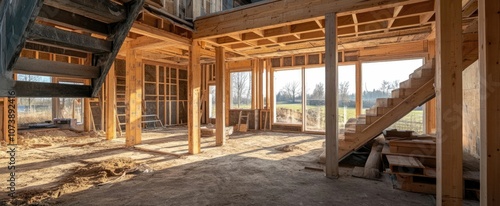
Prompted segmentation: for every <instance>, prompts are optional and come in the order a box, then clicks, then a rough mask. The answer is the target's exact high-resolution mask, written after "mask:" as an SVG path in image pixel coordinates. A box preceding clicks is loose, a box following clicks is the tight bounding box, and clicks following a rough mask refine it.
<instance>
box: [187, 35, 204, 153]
mask: <svg viewBox="0 0 500 206" xmlns="http://www.w3.org/2000/svg"><path fill="white" fill-rule="evenodd" d="M200 49H201V47H200V42H199V41H196V40H194V41H193V44H192V46H191V51H190V52H191V55H190V57H189V70H188V102H189V106H188V144H189V153H190V154H198V153H200V137H201V136H200V132H201V131H200V92H201V65H200Z"/></svg>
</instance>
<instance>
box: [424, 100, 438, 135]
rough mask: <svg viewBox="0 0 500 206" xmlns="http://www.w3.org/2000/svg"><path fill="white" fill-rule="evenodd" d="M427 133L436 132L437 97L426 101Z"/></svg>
mask: <svg viewBox="0 0 500 206" xmlns="http://www.w3.org/2000/svg"><path fill="white" fill-rule="evenodd" d="M425 133H427V134H433V133H436V98H433V99H431V100H430V101H428V102H427V103H425Z"/></svg>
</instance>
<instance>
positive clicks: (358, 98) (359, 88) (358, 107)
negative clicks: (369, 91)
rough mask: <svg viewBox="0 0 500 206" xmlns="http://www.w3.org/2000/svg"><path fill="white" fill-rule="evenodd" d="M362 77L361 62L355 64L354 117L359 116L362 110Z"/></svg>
mask: <svg viewBox="0 0 500 206" xmlns="http://www.w3.org/2000/svg"><path fill="white" fill-rule="evenodd" d="M362 96H363V77H362V69H361V62H360V61H357V62H356V117H359V115H361V110H362V109H363V97H362Z"/></svg>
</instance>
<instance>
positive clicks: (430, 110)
mask: <svg viewBox="0 0 500 206" xmlns="http://www.w3.org/2000/svg"><path fill="white" fill-rule="evenodd" d="M427 49H428V58H427V61H434V60H433V59H435V58H436V41H435V40H429V41H427ZM424 124H425V133H427V134H432V133H436V98H433V99H431V100H430V101H428V102H427V103H425V123H424Z"/></svg>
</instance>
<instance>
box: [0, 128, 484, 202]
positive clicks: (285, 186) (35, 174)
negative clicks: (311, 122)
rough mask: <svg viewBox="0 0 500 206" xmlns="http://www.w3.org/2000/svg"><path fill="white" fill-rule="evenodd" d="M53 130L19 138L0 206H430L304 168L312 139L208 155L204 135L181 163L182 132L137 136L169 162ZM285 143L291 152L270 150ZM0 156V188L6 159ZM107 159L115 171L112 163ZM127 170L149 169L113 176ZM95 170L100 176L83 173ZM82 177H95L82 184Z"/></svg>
mask: <svg viewBox="0 0 500 206" xmlns="http://www.w3.org/2000/svg"><path fill="white" fill-rule="evenodd" d="M59 132H60V131H58V132H56V133H55V134H53V133H48V134H44V133H42V134H27V135H24V142H25V145H27V146H22V147H20V148H18V150H19V151H18V152H17V154H16V155H17V161H18V162H17V171H16V174H17V191H18V194H20V196H22V197H23V198H20V199H18V200H16V201H13V202H8V201H7V200H8V198H7V193H6V191H2V193H0V205H2V204H26V203H35V204H36V203H39V204H40V203H41V204H42V205H43V204H46V205H435V202H434V201H435V200H434V197H433V196H432V195H422V194H417V193H409V192H404V191H400V190H396V189H392V184H391V183H390V180H389V179H388V178H384V179H382V180H381V181H373V180H365V179H359V178H353V177H351V176H350V173H351V170H352V168H347V167H343V168H341V177H340V178H339V179H327V178H325V177H324V173H323V172H318V171H314V170H306V169H304V167H305V166H308V167H316V168H317V167H321V165H319V164H317V163H316V161H317V159H318V156H319V154H320V153H321V149H320V148H321V144H322V142H323V138H324V137H323V136H320V135H307V134H289V133H271V132H262V133H253V132H249V133H236V134H233V135H232V136H231V137H230V139H229V140H228V141H227V144H226V145H225V146H223V147H215V138H214V137H209V138H202V149H203V152H202V153H201V154H199V155H182V154H185V152H186V151H187V134H186V130H185V128H184V127H170V128H167V129H162V130H154V131H152V130H150V131H145V132H144V133H143V144H144V145H143V146H142V147H144V148H150V149H151V148H152V149H156V150H158V149H159V150H161V151H165V152H170V153H175V154H179V155H181V156H179V155H165V154H160V153H155V152H145V151H142V150H138V149H133V148H124V147H123V145H124V139H123V138H120V139H117V140H113V141H104V140H103V137H102V135H101V136H99V135H96V134H85V133H83V134H76V133H71V132H66V133H59ZM39 136H42V137H39ZM46 143H50V144H51V146H47V145H44V144H46ZM286 145H295V146H296V147H293V149H294V150H293V151H291V152H283V151H279V150H276V148H278V147H283V146H286ZM41 146H43V147H41ZM33 147H38V148H33ZM1 149H2V150H4V151H5V150H6V148H5V147H2V148H1ZM0 157H1V161H0V165H5V167H4V166H2V167H0V175H1V177H0V180H2V181H0V182H1V184H0V186H1V188H2V190H5V189H4V188H6V184H7V183H6V181H3V180H4V179H7V176H8V174H7V168H6V165H7V158H6V157H7V154H6V153H5V152H2V153H0ZM117 158H121V159H118V160H119V162H121V163H120V164H118V163H116V161H115V162H113V161H114V160H117ZM127 158H131V159H132V160H131V162H130V161H129V160H130V159H128V160H127ZM110 159H111V160H110ZM123 159H125V160H123ZM118 160H117V161H118ZM103 161H104V163H106V164H103ZM106 161H107V162H106ZM123 161H125V162H126V164H125V163H123ZM128 163H130V164H128ZM113 164H114V165H113ZM124 164H125V166H124ZM102 165H104V166H102ZM137 165H141V166H144V167H146V168H149V170H147V172H144V171H142V172H129V173H123V171H125V169H130V167H134V166H137ZM101 166H102V167H101ZM113 166H114V167H115V168H112V167H113ZM122 166H123V168H118V167H122ZM97 167H98V168H101V169H103V168H104V169H105V170H106V172H107V174H106V172H103V171H102V170H93V169H92V168H97ZM125 167H126V168H125ZM82 169H84V170H85V171H87V172H89V171H94V172H95V174H93V175H94V176H85V175H86V174H87V173H82V172H81V171H82ZM151 169H153V170H154V171H153V172H151ZM109 170H112V171H111V172H110V171H109ZM113 171H114V172H113ZM127 171H129V170H127ZM71 174H83V176H82V175H80V176H79V179H75V178H74V177H73V176H72V175H71ZM99 183H104V184H99ZM42 194H43V195H42ZM27 200H29V202H27ZM6 201H7V202H6ZM466 205H478V202H475V201H467V202H466Z"/></svg>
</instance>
